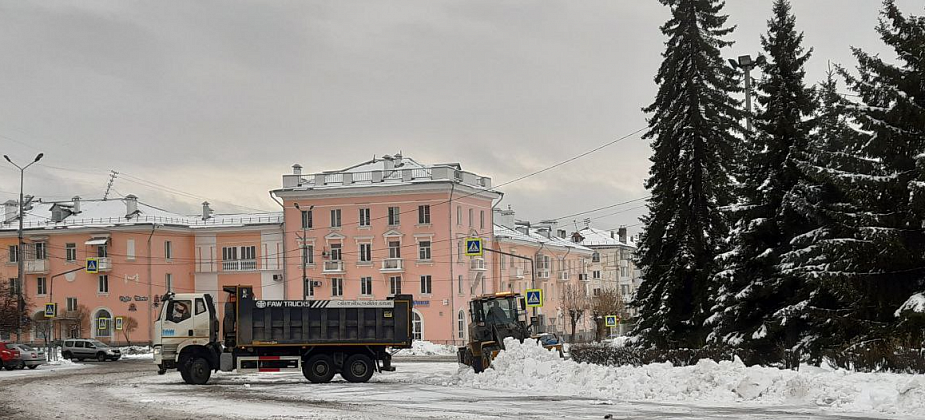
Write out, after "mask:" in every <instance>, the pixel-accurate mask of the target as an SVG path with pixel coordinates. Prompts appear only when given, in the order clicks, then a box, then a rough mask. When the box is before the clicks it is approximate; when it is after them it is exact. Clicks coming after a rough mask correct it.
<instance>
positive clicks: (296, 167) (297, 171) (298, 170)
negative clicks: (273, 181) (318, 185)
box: [292, 163, 302, 175]
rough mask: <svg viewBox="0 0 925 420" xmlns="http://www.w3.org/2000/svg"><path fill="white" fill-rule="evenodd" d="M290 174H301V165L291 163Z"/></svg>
mask: <svg viewBox="0 0 925 420" xmlns="http://www.w3.org/2000/svg"><path fill="white" fill-rule="evenodd" d="M292 174H293V175H302V165H299V164H298V163H296V164H295V165H292Z"/></svg>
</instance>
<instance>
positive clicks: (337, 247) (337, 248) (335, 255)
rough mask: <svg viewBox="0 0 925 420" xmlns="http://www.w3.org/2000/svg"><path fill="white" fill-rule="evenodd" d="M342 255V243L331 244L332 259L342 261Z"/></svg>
mask: <svg viewBox="0 0 925 420" xmlns="http://www.w3.org/2000/svg"><path fill="white" fill-rule="evenodd" d="M342 257H343V254H342V253H341V244H331V261H340V260H341V258H342Z"/></svg>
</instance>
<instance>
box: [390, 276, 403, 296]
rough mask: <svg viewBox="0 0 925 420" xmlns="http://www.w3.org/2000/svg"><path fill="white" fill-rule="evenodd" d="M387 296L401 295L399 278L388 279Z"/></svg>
mask: <svg viewBox="0 0 925 420" xmlns="http://www.w3.org/2000/svg"><path fill="white" fill-rule="evenodd" d="M389 294H390V295H400V294H401V276H393V277H389Z"/></svg>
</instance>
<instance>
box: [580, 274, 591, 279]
mask: <svg viewBox="0 0 925 420" xmlns="http://www.w3.org/2000/svg"><path fill="white" fill-rule="evenodd" d="M578 280H580V281H591V279H590V278H589V277H588V273H578Z"/></svg>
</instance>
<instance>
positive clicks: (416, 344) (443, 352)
mask: <svg viewBox="0 0 925 420" xmlns="http://www.w3.org/2000/svg"><path fill="white" fill-rule="evenodd" d="M455 355H456V347H455V346H451V345H448V344H434V343H431V342H430V341H413V342H411V348H410V349H401V350H400V351H399V352H398V353H395V356H455Z"/></svg>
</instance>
